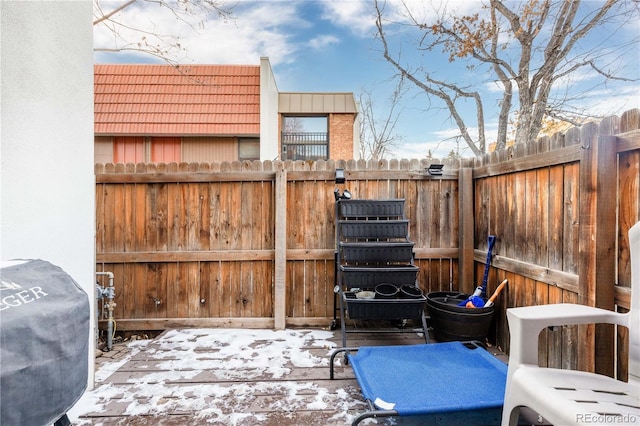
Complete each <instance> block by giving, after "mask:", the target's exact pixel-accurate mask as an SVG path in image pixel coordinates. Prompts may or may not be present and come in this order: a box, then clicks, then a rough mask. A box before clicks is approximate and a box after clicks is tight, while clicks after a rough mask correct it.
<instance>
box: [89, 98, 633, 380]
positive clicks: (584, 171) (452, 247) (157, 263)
mask: <svg viewBox="0 0 640 426" xmlns="http://www.w3.org/2000/svg"><path fill="white" fill-rule="evenodd" d="M639 117H640V114H639V112H638V110H632V111H628V112H626V113H625V114H623V115H622V116H621V117H620V118H617V117H611V118H608V119H606V120H603V121H602V122H601V123H600V125H595V124H587V125H585V126H583V127H582V128H573V129H570V130H569V131H567V132H566V133H565V134H556V135H554V136H553V137H551V138H542V139H540V140H538V141H535V142H532V143H529V144H522V145H517V146H515V147H511V148H509V149H506V150H503V151H500V152H494V153H492V154H489V155H486V156H484V157H482V158H477V159H472V160H463V161H460V162H450V163H447V164H446V165H445V173H444V175H443V176H431V175H429V174H428V173H427V172H426V170H425V169H426V167H427V166H428V165H429V164H430V162H429V161H427V160H421V161H418V160H412V161H406V160H401V161H398V160H389V161H386V160H381V161H375V162H373V161H369V162H366V161H355V160H349V161H342V160H341V161H331V160H330V161H317V162H302V161H296V162H291V161H285V162H280V161H274V162H270V161H265V162H244V163H240V162H234V163H202V164H183V163H181V164H175V163H172V164H136V165H133V164H127V165H124V164H106V165H102V164H97V165H96V182H97V184H96V224H97V228H96V247H97V252H96V259H97V263H98V265H97V270H98V271H111V272H113V273H114V274H115V287H116V303H117V306H116V311H115V317H116V319H117V322H118V328H119V329H129V330H132V329H163V328H169V327H178V326H234V327H284V326H287V325H312V326H317V325H322V326H327V325H328V324H329V322H330V320H331V319H332V318H333V315H334V304H333V295H334V293H333V287H334V277H335V274H334V267H335V266H334V249H335V241H334V236H335V234H334V233H335V226H334V225H335V223H334V221H335V218H334V206H335V201H334V196H333V191H334V189H335V188H336V187H339V189H340V190H342V189H344V188H348V189H349V191H350V192H351V193H352V194H353V197H354V198H375V199H380V198H404V199H405V200H406V202H405V209H406V212H405V214H406V216H407V218H408V219H409V221H410V223H409V232H410V239H411V240H412V241H414V242H415V263H416V265H417V266H419V267H420V273H419V278H418V279H419V285H420V287H421V288H422V289H423V291H425V292H430V291H440V290H452V291H457V290H461V291H465V292H468V291H471V289H472V288H473V287H474V286H475V285H476V284H477V283H478V282H479V281H480V280H481V277H482V271H483V269H484V262H485V258H486V249H487V242H486V240H487V236H488V235H489V234H493V235H496V236H497V237H498V239H497V243H496V247H495V249H494V254H495V256H494V258H493V264H492V266H493V268H492V269H491V274H490V280H489V283H490V284H489V290H492V289H493V288H495V286H496V284H497V283H498V282H499V281H501V280H502V279H503V278H508V279H509V282H510V284H509V288H508V290H507V291H506V293H505V294H504V295H503V296H501V298H500V299H499V300H498V303H497V305H496V315H495V321H494V323H495V324H494V327H493V328H492V332H491V336H490V337H491V339H492V340H493V341H495V343H496V344H498V345H500V346H501V347H503V348H504V349H506V350H508V346H509V341H508V340H509V339H508V329H507V325H506V317H505V312H504V311H505V309H506V308H507V307H512V306H523V305H532V304H542V303H553V302H562V301H565V302H578V303H584V304H589V305H595V306H601V307H605V308H607V309H614V308H616V307H618V309H625V308H628V307H629V285H630V269H629V251H628V241H627V236H626V232H627V230H628V229H629V227H630V226H631V225H632V224H633V223H635V222H636V221H637V220H640V196H639V194H638V193H639V191H640V189H639V188H640V182H639V181H640V171H639V170H640V131H638V129H640V118H639ZM336 168H343V169H345V176H346V183H345V184H342V185H336V183H335V169H336ZM624 333H625V332H624V330H620V331H618V332H617V337H618V343H619V347H621V348H623V349H624V345H625V344H626V343H625V342H626V339H625V334H624ZM577 338H579V339H581V340H583V341H587V342H591V343H592V345H593V347H594V348H595V350H594V351H591V352H592V353H580V354H577V353H575V352H574V348H573V345H572V344H571V342H573V341H575V339H577ZM541 339H544V341H545V342H546V343H547V344H546V345H542V346H541V347H542V348H543V349H542V350H543V351H544V353H542V354H541V355H543V357H544V359H546V360H547V361H546V362H547V363H548V364H549V365H558V366H578V367H580V368H583V369H600V370H602V369H605V367H604V364H605V362H606V361H607V360H609V359H611V357H612V356H613V347H614V345H613V339H614V330H613V329H610V328H606V327H598V328H593V327H584V328H576V327H566V328H564V329H563V330H561V331H558V332H551V331H549V332H545V333H544V334H543V335H542V336H541ZM605 372H607V373H609V374H612V371H608V370H606V371H605ZM618 373H620V374H621V375H622V376H624V375H625V374H626V371H625V366H624V364H621V365H620V366H619V368H618Z"/></svg>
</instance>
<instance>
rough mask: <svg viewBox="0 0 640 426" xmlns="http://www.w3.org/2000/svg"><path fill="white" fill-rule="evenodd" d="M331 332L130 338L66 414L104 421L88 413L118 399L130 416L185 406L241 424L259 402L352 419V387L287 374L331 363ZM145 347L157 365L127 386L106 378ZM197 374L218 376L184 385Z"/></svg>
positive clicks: (200, 332)
mask: <svg viewBox="0 0 640 426" xmlns="http://www.w3.org/2000/svg"><path fill="white" fill-rule="evenodd" d="M332 336H333V334H332V333H331V332H328V331H321V330H281V331H274V330H245V329H185V330H171V331H168V332H166V333H164V334H162V335H160V336H159V337H158V338H156V339H154V340H136V341H131V342H129V343H128V346H129V350H130V353H129V355H128V356H127V357H125V359H122V360H120V361H118V362H112V363H105V364H103V365H102V366H100V367H99V369H98V370H97V371H96V387H95V388H94V389H93V390H91V391H87V392H85V394H84V395H83V396H82V398H81V399H80V401H79V402H78V403H77V404H76V405H75V406H74V407H73V408H72V409H71V410H70V412H69V413H68V415H69V418H70V420H71V422H72V423H73V424H74V425H87V424H94V425H95V424H99V423H98V421H99V420H98V419H93V420H91V421H89V420H87V419H86V418H82V416H83V415H86V414H89V413H106V412H108V411H110V410H113V404H114V399H115V400H116V401H117V405H118V407H119V409H120V410H122V412H124V413H125V414H127V415H162V414H166V413H184V412H186V413H197V417H198V418H200V419H202V422H203V423H206V422H211V423H215V424H227V425H235V424H238V422H242V423H244V422H245V421H247V420H250V421H249V423H253V424H258V423H259V422H260V420H261V414H260V412H259V411H260V410H257V411H256V410H255V407H256V404H257V405H258V406H259V407H260V406H261V405H267V407H265V408H266V409H268V410H273V409H276V410H278V411H282V412H283V413H285V414H286V413H287V412H293V411H295V410H299V409H312V410H322V409H334V410H336V411H337V413H338V414H336V416H337V417H340V418H335V419H332V420H335V422H336V424H348V423H350V422H351V420H352V419H351V415H349V414H347V410H348V409H350V408H353V407H354V406H357V405H358V404H361V402H360V403H359V401H358V400H356V399H354V398H353V397H352V396H351V395H352V394H353V393H354V392H353V390H350V391H349V392H347V391H346V390H344V389H338V390H337V391H336V390H335V389H333V390H328V389H324V388H322V386H320V385H318V384H315V383H313V382H311V381H304V380H298V381H293V380H292V381H288V380H286V375H287V374H288V373H290V371H291V367H327V366H328V363H329V357H328V355H329V353H330V351H331V349H332V348H333V347H334V344H333V343H332V342H331V341H329V340H328V339H330V338H331V337H332ZM310 346H313V347H314V348H326V350H327V352H326V355H325V356H321V357H320V356H316V355H314V354H313V353H312V352H310V351H308V348H309V347H310ZM305 348H306V349H305ZM141 351H144V355H145V356H144V357H141V358H144V359H152V360H154V361H153V368H152V369H153V370H155V371H149V373H147V374H144V375H143V376H141V377H140V376H136V377H135V378H132V379H129V380H128V381H127V382H128V383H126V384H123V383H118V384H114V383H108V382H106V380H107V379H108V378H109V376H111V375H112V374H113V373H114V372H116V371H117V370H118V369H119V368H121V367H122V366H123V365H124V364H125V363H127V362H128V361H130V360H132V358H134V357H135V356H136V355H137V354H139V353H140V352H141ZM316 353H318V352H317V351H316ZM150 362H151V361H150ZM221 366H223V367H222V368H221ZM150 369H151V368H150ZM158 370H160V371H158ZM199 374H214V376H215V379H216V380H214V381H213V383H205V384H203V383H194V384H189V383H184V381H188V380H189V379H193V378H194V377H196V376H198V375H199ZM262 378H264V380H263V379H262ZM218 380H220V381H221V383H219V382H217V381H218ZM176 381H182V382H183V383H176ZM195 381H197V380H194V382H195ZM257 395H260V398H262V399H259V400H258V399H257V398H258V397H257Z"/></svg>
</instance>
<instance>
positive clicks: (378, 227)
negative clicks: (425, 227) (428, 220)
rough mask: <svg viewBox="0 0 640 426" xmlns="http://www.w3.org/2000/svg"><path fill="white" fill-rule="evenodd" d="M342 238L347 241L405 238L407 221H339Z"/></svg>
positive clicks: (407, 229)
mask: <svg viewBox="0 0 640 426" xmlns="http://www.w3.org/2000/svg"><path fill="white" fill-rule="evenodd" d="M340 232H341V234H342V235H341V236H342V238H348V239H367V240H373V239H390V238H395V239H397V238H403V239H406V238H407V234H408V233H409V221H408V220H341V221H340Z"/></svg>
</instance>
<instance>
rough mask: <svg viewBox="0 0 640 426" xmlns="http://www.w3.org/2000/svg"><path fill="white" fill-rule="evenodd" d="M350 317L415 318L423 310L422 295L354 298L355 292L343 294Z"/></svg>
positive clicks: (423, 300) (375, 318)
mask: <svg viewBox="0 0 640 426" xmlns="http://www.w3.org/2000/svg"><path fill="white" fill-rule="evenodd" d="M343 297H344V301H345V303H346V305H347V314H348V315H349V318H351V319H373V320H381V319H389V320H401V319H415V318H421V317H422V313H423V312H424V303H425V301H426V300H427V299H426V298H425V297H424V296H422V297H419V298H415V299H356V295H355V293H351V292H346V293H344V294H343Z"/></svg>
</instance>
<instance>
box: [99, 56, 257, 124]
mask: <svg viewBox="0 0 640 426" xmlns="http://www.w3.org/2000/svg"><path fill="white" fill-rule="evenodd" d="M94 92H95V100H94V104H95V106H94V107H95V134H96V135H123V134H124V135H258V134H259V133H260V67H259V66H257V65H256V66H250V65H185V66H181V67H180V68H179V69H176V68H175V67H173V66H170V65H124V64H123V65H94Z"/></svg>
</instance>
